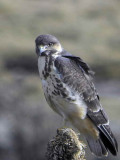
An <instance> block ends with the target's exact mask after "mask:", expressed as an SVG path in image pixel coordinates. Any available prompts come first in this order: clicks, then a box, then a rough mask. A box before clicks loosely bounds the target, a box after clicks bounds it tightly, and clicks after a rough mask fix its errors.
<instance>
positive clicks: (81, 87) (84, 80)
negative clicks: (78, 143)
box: [55, 51, 118, 155]
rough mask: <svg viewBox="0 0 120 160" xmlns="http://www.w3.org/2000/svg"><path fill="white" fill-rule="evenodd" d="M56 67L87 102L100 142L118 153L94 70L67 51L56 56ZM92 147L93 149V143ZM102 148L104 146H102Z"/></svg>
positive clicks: (64, 79)
mask: <svg viewBox="0 0 120 160" xmlns="http://www.w3.org/2000/svg"><path fill="white" fill-rule="evenodd" d="M55 67H56V68H57V70H58V72H59V74H60V75H61V78H62V81H63V82H64V83H66V84H67V85H68V86H69V87H70V88H71V90H74V91H75V92H77V93H78V94H79V95H80V96H81V97H82V99H83V100H84V102H85V103H86V105H87V115H86V116H87V117H88V118H89V119H90V120H91V121H92V122H93V124H94V125H95V126H96V128H97V129H98V130H99V133H100V140H99V142H102V145H103V144H104V146H105V147H106V150H107V149H109V150H110V151H111V153H112V154H113V155H116V154H117V151H118V146H117V141H116V139H115V137H114V136H113V134H112V132H111V130H110V127H109V121H108V117H107V115H106V113H105V112H104V110H103V108H102V106H101V104H100V101H99V96H98V94H97V92H96V89H95V86H94V84H93V82H92V78H91V77H93V71H92V70H91V69H90V67H89V66H88V65H87V64H86V63H85V62H84V61H83V60H82V59H81V58H79V57H75V56H73V55H71V54H69V53H67V52H66V51H64V53H62V57H58V58H56V60H55ZM99 144H100V143H99ZM101 147H102V146H101ZM91 149H93V148H92V145H91ZM102 149H104V148H103V147H102ZM93 150H94V149H93ZM104 151H105V150H104ZM105 152H106V151H105Z"/></svg>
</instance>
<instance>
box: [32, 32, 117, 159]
mask: <svg viewBox="0 0 120 160" xmlns="http://www.w3.org/2000/svg"><path fill="white" fill-rule="evenodd" d="M35 43H36V53H37V55H38V69H39V74H40V79H41V82H42V87H43V90H44V95H45V98H46V100H47V102H48V104H49V106H50V107H51V108H52V109H53V110H54V111H55V112H56V113H58V114H59V115H60V116H62V117H63V118H64V120H67V121H70V123H71V124H72V125H73V126H74V127H75V128H77V129H78V130H79V132H80V133H82V134H83V135H84V136H85V138H86V140H87V142H88V145H89V147H90V150H91V152H92V153H94V154H95V155H96V156H98V157H102V156H107V155H108V151H110V152H111V153H112V154H113V155H117V152H118V145H117V141H116V139H115V137H114V135H113V133H112V131H111V129H110V127H109V120H108V117H107V115H106V113H105V111H104V110H103V108H102V105H101V103H100V99H99V95H98V93H97V91H96V89H95V86H94V84H93V81H92V78H93V73H94V72H93V71H92V70H91V69H90V67H89V66H88V65H87V64H86V63H85V62H84V61H83V60H82V59H81V58H80V57H77V56H74V55H72V54H70V53H69V52H67V51H66V50H64V49H63V47H62V46H61V44H60V42H59V41H58V39H57V38H56V37H54V36H52V35H49V34H47V35H40V36H38V37H37V38H36V40H35Z"/></svg>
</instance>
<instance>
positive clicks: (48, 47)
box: [35, 34, 62, 56]
mask: <svg viewBox="0 0 120 160" xmlns="http://www.w3.org/2000/svg"><path fill="white" fill-rule="evenodd" d="M35 43H36V53H37V55H38V56H42V53H45V51H56V52H61V51H62V46H61V44H60V42H59V41H58V39H57V38H56V37H54V36H52V35H49V34H46V35H40V36H38V37H37V38H36V40H35ZM43 55H44V54H43Z"/></svg>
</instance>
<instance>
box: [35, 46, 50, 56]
mask: <svg viewBox="0 0 120 160" xmlns="http://www.w3.org/2000/svg"><path fill="white" fill-rule="evenodd" d="M47 48H48V47H47V45H45V46H43V45H40V46H36V53H37V55H38V56H41V54H42V52H45V51H46V50H47Z"/></svg>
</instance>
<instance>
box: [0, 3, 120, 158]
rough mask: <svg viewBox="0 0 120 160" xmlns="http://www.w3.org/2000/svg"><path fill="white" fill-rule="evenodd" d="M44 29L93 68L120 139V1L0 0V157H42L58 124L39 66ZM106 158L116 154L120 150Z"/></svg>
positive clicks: (88, 155) (100, 92)
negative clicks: (37, 51) (37, 41)
mask: <svg viewBox="0 0 120 160" xmlns="http://www.w3.org/2000/svg"><path fill="white" fill-rule="evenodd" d="M46 33H49V34H52V35H55V36H56V37H57V38H58V39H59V40H60V42H61V43H62V45H63V46H64V48H65V49H66V50H68V51H69V52H71V53H74V54H75V55H78V56H80V57H81V58H82V59H84V61H85V62H87V63H88V64H89V65H90V66H91V68H92V69H93V70H94V71H95V72H96V74H95V84H96V87H97V90H98V92H99V94H100V97H101V103H102V105H103V106H104V108H105V110H106V112H107V113H108V116H109V118H110V124H111V128H112V130H113V132H114V134H115V136H116V137H117V140H118V143H119V144H120V1H119V0H97V1H96V0H0V160H45V152H46V147H47V143H48V141H49V140H50V139H51V138H52V137H54V136H55V134H56V129H57V128H59V127H61V125H62V120H61V118H60V117H59V116H58V115H56V114H55V113H54V112H53V111H52V110H51V109H50V108H49V107H48V105H47V103H46V101H45V99H44V95H43V91H42V87H41V83H40V79H39V74H38V69H37V55H36V54H35V45H34V40H35V38H36V37H37V36H38V35H39V34H46ZM86 152H87V155H86V157H87V159H88V160H97V158H95V157H94V156H92V155H91V153H90V152H89V149H87V151H86ZM106 159H107V160H108V159H109V160H113V159H114V160H119V159H120V153H118V156H117V157H113V156H111V154H109V157H108V158H105V159H104V158H103V160H106Z"/></svg>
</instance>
